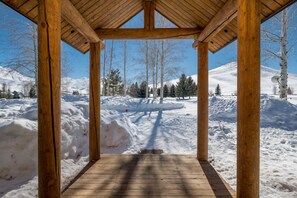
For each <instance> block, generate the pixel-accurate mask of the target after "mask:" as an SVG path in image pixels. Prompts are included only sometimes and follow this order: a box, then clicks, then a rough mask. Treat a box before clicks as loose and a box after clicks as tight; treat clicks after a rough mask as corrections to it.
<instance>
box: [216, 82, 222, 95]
mask: <svg viewBox="0 0 297 198" xmlns="http://www.w3.org/2000/svg"><path fill="white" fill-rule="evenodd" d="M221 94H222V93H221V87H220V85H219V84H218V85H217V87H216V90H215V95H216V96H220V95H221Z"/></svg>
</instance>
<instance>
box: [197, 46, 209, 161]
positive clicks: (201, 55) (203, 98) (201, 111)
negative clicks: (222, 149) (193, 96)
mask: <svg viewBox="0 0 297 198" xmlns="http://www.w3.org/2000/svg"><path fill="white" fill-rule="evenodd" d="M197 94H198V97H197V99H198V105H197V108H198V114H197V116H198V126H197V129H198V145H197V149H198V150H197V158H198V160H206V161H207V160H208V43H207V42H198V93H197Z"/></svg>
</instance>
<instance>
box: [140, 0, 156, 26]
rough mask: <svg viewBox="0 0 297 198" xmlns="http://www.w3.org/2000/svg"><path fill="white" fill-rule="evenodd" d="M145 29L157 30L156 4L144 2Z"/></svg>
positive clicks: (147, 0) (151, 0) (145, 0)
mask: <svg viewBox="0 0 297 198" xmlns="http://www.w3.org/2000/svg"><path fill="white" fill-rule="evenodd" d="M143 7H144V29H145V30H153V29H154V28H155V2H154V1H153V0H144V6H143Z"/></svg>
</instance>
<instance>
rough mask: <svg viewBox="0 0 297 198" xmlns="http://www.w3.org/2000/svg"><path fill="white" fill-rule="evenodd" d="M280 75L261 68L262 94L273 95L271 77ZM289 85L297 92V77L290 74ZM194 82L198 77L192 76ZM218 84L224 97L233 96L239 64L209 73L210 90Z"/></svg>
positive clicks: (219, 68)
mask: <svg viewBox="0 0 297 198" xmlns="http://www.w3.org/2000/svg"><path fill="white" fill-rule="evenodd" d="M275 75H279V71H278V70H275V69H272V68H269V67H266V66H263V65H262V66H261V93H263V94H272V93H273V86H274V84H273V83H272V82H271V77H272V76H275ZM288 75H289V79H288V85H289V86H290V87H293V89H294V90H296V91H297V75H296V74H290V73H289V74H288ZM191 77H192V78H193V80H194V81H195V82H196V83H197V75H196V74H195V75H192V76H191ZM177 82H178V79H175V80H172V81H169V84H170V83H171V84H176V83H177ZM217 84H220V87H221V90H222V94H223V95H232V94H233V93H234V92H236V89H237V63H236V62H231V63H228V64H225V65H222V66H220V67H218V68H215V69H212V70H210V71H209V90H210V91H213V92H214V90H215V88H216V86H217Z"/></svg>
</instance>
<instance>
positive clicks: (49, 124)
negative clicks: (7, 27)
mask: <svg viewBox="0 0 297 198" xmlns="http://www.w3.org/2000/svg"><path fill="white" fill-rule="evenodd" d="M38 15H39V21H38V197H40V198H44V197H48V198H50V197H60V116H61V114H60V108H61V107H60V101H61V99H60V89H61V88H60V84H61V82H60V81H61V75H60V48H61V47H60V43H61V41H60V40H61V28H60V26H61V1H60V0H40V1H39V7H38Z"/></svg>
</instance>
